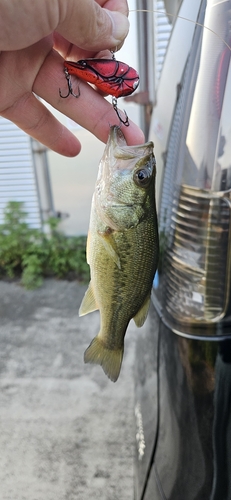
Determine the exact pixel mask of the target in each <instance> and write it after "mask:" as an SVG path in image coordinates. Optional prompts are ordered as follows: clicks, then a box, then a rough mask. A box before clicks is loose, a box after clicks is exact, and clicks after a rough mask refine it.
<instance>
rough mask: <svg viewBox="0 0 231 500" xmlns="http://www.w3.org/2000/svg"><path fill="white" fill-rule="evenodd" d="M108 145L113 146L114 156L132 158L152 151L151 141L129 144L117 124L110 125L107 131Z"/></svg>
mask: <svg viewBox="0 0 231 500" xmlns="http://www.w3.org/2000/svg"><path fill="white" fill-rule="evenodd" d="M108 143H109V145H110V146H112V148H113V154H114V156H115V158H122V159H132V158H137V159H139V158H142V157H143V156H147V155H148V154H152V153H153V147H154V144H153V142H152V141H149V142H145V143H144V144H136V145H132V146H129V145H128V144H127V141H126V139H125V137H124V134H123V132H122V130H121V128H120V127H119V126H118V125H112V126H111V127H110V133H109V141H108Z"/></svg>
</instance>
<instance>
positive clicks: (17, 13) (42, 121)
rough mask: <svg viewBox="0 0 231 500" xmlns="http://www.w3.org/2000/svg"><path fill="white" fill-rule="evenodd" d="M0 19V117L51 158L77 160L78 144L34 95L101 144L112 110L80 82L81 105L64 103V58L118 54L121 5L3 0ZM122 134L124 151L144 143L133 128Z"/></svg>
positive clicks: (99, 0)
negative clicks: (55, 154)
mask: <svg viewBox="0 0 231 500" xmlns="http://www.w3.org/2000/svg"><path fill="white" fill-rule="evenodd" d="M0 11H1V17H0V50H1V53H0V67H1V71H0V115H2V116H4V117H5V118H7V119H9V120H11V121H13V122H14V123H15V124H16V125H17V126H18V127H20V128H21V129H23V130H24V131H25V132H27V133H28V134H29V135H31V136H32V137H34V138H35V139H37V140H38V141H40V142H42V143H43V144H45V145H46V146H47V147H49V148H51V149H53V150H54V151H56V152H58V153H60V154H63V155H66V156H75V155H77V154H78V153H79V151H80V148H81V145H80V143H79V141H78V139H77V138H76V137H75V136H74V135H73V134H72V133H71V132H70V131H69V130H68V129H66V128H65V127H64V126H63V125H62V124H61V123H60V122H59V121H58V120H57V119H56V118H55V117H54V116H53V115H52V114H51V113H50V112H49V111H48V109H47V108H46V106H44V105H43V103H42V102H41V101H40V100H39V99H37V97H36V95H37V96H38V97H40V98H42V99H44V100H45V101H46V102H48V103H49V104H51V105H52V106H53V107H54V108H56V109H57V110H59V111H61V112H62V113H64V114H65V115H66V116H68V117H70V118H71V119H72V120H74V121H76V122H77V123H79V124H80V125H81V126H83V127H84V128H86V129H88V130H89V131H90V132H92V133H93V134H94V135H95V136H96V137H98V138H99V139H100V140H102V141H103V142H106V141H107V138H108V131H109V125H112V124H114V123H119V122H118V119H117V117H116V115H115V112H114V110H113V108H112V106H111V104H110V103H109V102H108V101H107V100H105V99H104V98H103V97H102V96H101V95H100V94H99V93H98V92H97V91H95V90H94V89H93V88H92V87H91V86H90V85H88V84H87V83H85V82H82V81H81V82H80V83H79V85H80V92H81V95H80V97H79V98H78V99H75V98H73V97H72V96H70V97H69V98H67V99H62V98H61V97H60V96H59V88H61V89H64V91H65V89H66V80H65V76H64V71H63V58H66V57H67V55H68V57H69V58H70V59H72V60H78V59H83V58H85V57H95V56H96V55H97V57H100V56H101V55H102V53H101V51H105V50H106V49H107V50H108V49H116V48H118V47H120V46H121V45H122V44H123V41H124V38H125V37H126V35H127V32H128V28H129V24H128V20H127V14H128V11H127V2H126V0H34V2H31V0H21V1H20V2H17V1H15V0H8V1H7V2H6V1H5V0H0ZM99 52H100V54H99ZM72 83H73V90H75V89H77V87H78V82H77V80H75V79H73V81H72ZM35 94H36V95H35ZM123 132H124V135H125V137H126V139H127V142H128V144H139V143H142V142H143V140H144V138H143V133H142V132H141V130H140V129H139V128H138V127H137V126H136V125H135V124H133V123H132V122H130V126H129V127H123Z"/></svg>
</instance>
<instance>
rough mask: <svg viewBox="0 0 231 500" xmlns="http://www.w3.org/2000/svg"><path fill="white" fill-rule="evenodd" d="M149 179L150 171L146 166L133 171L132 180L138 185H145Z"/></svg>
mask: <svg viewBox="0 0 231 500" xmlns="http://www.w3.org/2000/svg"><path fill="white" fill-rule="evenodd" d="M150 179H151V172H150V169H148V168H141V169H139V170H137V171H136V172H135V175H134V181H135V183H136V184H137V185H138V186H141V187H146V186H147V185H148V184H149V181H150Z"/></svg>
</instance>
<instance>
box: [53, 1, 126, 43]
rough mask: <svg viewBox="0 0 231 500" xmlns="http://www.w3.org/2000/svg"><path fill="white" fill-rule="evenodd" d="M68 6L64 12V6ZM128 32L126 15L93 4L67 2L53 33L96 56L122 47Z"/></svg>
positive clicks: (89, 2) (95, 3)
mask: <svg viewBox="0 0 231 500" xmlns="http://www.w3.org/2000/svg"><path fill="white" fill-rule="evenodd" d="M69 3H72V6H71V8H69V9H68V4H69ZM128 30H129V21H128V18H127V17H126V15H124V14H122V13H121V12H118V11H111V10H108V9H105V8H102V7H100V5H99V4H98V3H97V2H96V1H95V0H78V1H72V2H67V9H66V12H65V14H64V18H63V21H61V22H60V24H59V26H58V27H57V28H56V31H57V32H58V33H60V34H61V35H62V36H63V37H64V38H66V39H67V40H68V41H70V42H71V43H73V44H74V45H77V46H78V47H80V48H82V49H85V50H89V51H94V52H98V51H101V50H104V49H115V48H116V47H117V48H118V47H119V46H120V45H122V43H123V41H124V39H125V38H126V36H127V34H128Z"/></svg>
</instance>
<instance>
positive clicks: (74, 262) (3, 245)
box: [0, 201, 89, 288]
mask: <svg viewBox="0 0 231 500" xmlns="http://www.w3.org/2000/svg"><path fill="white" fill-rule="evenodd" d="M26 217H27V213H26V212H25V211H24V204H23V203H21V202H15V201H11V202H9V203H8V205H7V207H6V209H5V214H4V223H3V224H2V225H0V274H1V276H2V277H4V276H8V277H9V278H14V277H21V282H22V284H23V285H24V286H25V287H26V288H36V287H38V286H40V285H41V284H42V281H43V278H44V277H47V276H56V277H58V278H69V279H73V278H75V279H79V280H84V281H87V280H88V279H89V267H88V265H87V263H86V253H85V247H86V237H85V236H73V237H66V236H65V235H63V234H62V233H61V232H59V231H58V224H59V220H58V219H56V218H54V217H52V218H50V219H49V220H48V225H49V228H50V231H49V234H48V235H46V234H45V233H43V231H42V230H40V229H33V228H31V227H30V226H29V225H28V223H27V222H26Z"/></svg>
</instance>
